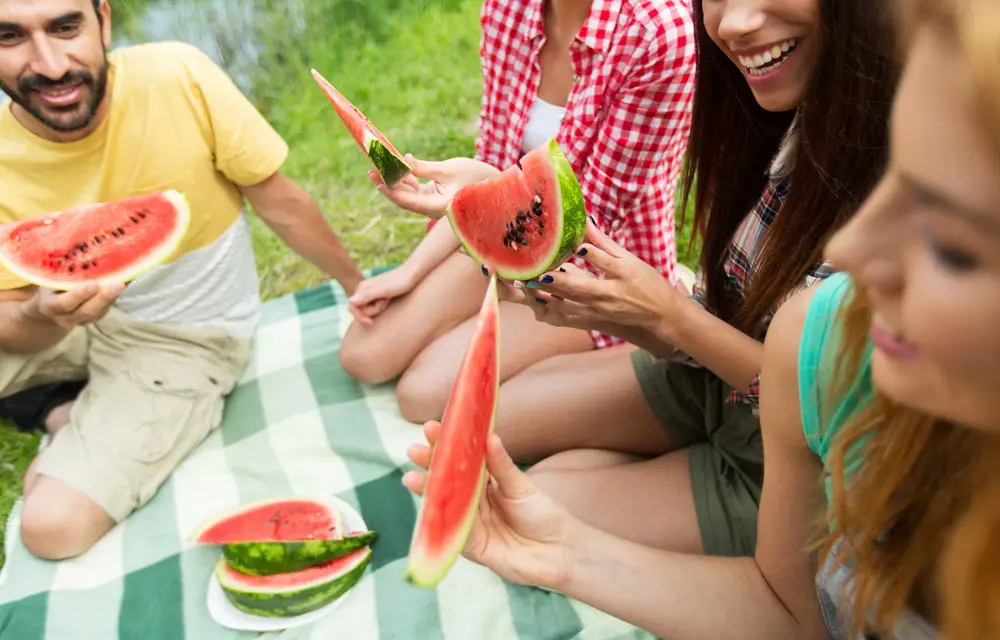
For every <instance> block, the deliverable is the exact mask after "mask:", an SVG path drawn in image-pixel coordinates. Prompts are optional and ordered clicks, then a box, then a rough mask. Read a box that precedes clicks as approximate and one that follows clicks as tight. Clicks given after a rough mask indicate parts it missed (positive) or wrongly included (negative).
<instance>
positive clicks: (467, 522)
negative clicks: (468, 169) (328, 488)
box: [403, 275, 500, 589]
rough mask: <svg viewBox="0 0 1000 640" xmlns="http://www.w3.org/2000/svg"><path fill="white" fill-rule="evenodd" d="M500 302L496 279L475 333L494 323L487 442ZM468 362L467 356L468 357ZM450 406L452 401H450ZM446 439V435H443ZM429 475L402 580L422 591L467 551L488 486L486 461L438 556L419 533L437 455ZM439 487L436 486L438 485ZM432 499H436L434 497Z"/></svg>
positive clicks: (496, 378) (496, 377)
mask: <svg viewBox="0 0 1000 640" xmlns="http://www.w3.org/2000/svg"><path fill="white" fill-rule="evenodd" d="M499 319H500V302H499V299H498V297H497V278H496V276H495V275H494V276H491V277H490V284H489V287H488V288H487V290H486V296H485V298H484V300H483V305H482V307H481V309H480V311H479V319H478V321H477V323H476V328H475V330H474V331H473V340H474V339H475V337H476V336H477V335H478V334H479V331H480V329H481V327H483V326H485V324H486V322H493V323H494V325H495V331H496V334H495V336H494V349H495V361H494V364H495V369H494V371H493V391H492V394H493V411H492V414H491V417H490V424H489V428H488V430H487V438H488V437H489V433H492V432H493V430H494V427H495V426H496V416H497V405H498V399H499V397H500V372H499V363H500V321H499ZM466 360H468V356H467V357H466ZM469 364H470V362H468V361H464V362H463V363H462V366H461V368H460V369H459V372H458V377H457V378H456V383H455V384H456V386H457V385H458V383H459V381H460V380H461V379H462V378H463V377H464V375H465V374H466V371H467V369H468V365H469ZM449 402H450V401H449ZM447 417H448V412H447V409H446V411H445V417H444V418H443V419H442V427H443V428H444V426H445V425H444V420H446V419H447ZM442 435H443V432H442ZM440 442H441V437H440V436H439V438H438V443H439V444H440ZM428 467H429V468H428V471H427V485H426V490H425V493H424V500H423V501H422V502H421V503H420V510H419V512H418V514H417V525H416V527H415V528H414V532H413V540H412V541H411V544H410V551H409V555H408V557H407V563H406V568H405V570H404V572H403V578H404V580H406V581H407V582H409V583H410V584H413V585H414V586H417V587H420V588H423V589H433V588H434V587H436V586H437V585H438V584H439V583H440V582H441V580H443V579H444V578H445V576H446V575H447V574H448V572H449V571H451V568H452V567H453V566H454V565H455V562H456V561H457V560H458V557H459V556H460V555H461V554H462V550H463V549H464V548H465V544H466V542H467V541H468V539H469V535H470V534H471V533H472V528H473V526H474V525H475V523H476V518H477V517H478V515H479V503H480V501H481V500H482V495H483V489H484V487H485V486H486V464H485V459H484V461H483V466H482V469H481V470H480V473H479V481H478V483H477V485H476V490H475V492H474V493H473V498H472V501H471V502H470V504H469V506H468V510H467V512H466V514H465V517H464V518H463V519H462V523H461V525H460V526H459V527H457V528H456V530H455V532H454V534H453V535H452V536H451V538H450V539H449V541H448V542H447V544H445V545H443V549H444V550H443V551H442V552H441V553H439V554H437V555H434V554H433V553H431V552H430V551H429V550H428V549H426V548H425V547H424V546H422V545H421V540H420V533H421V522H422V520H423V517H424V514H425V512H426V509H427V504H428V496H429V493H428V492H429V491H432V489H431V486H432V485H431V477H432V474H433V473H434V455H433V453H432V454H431V460H430V464H429V465H428ZM435 484H436V483H435ZM441 488H442V489H445V487H444V485H441ZM431 497H433V495H431Z"/></svg>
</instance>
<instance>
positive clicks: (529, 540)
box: [403, 422, 582, 589]
mask: <svg viewBox="0 0 1000 640" xmlns="http://www.w3.org/2000/svg"><path fill="white" fill-rule="evenodd" d="M440 430H441V424H440V423H438V422H429V423H427V424H426V425H425V426H424V435H425V437H426V438H427V441H428V442H429V443H430V444H431V446H430V447H428V446H426V445H413V446H411V447H410V449H409V451H408V452H407V454H408V455H409V457H410V460H412V461H413V463H414V464H416V465H417V466H418V467H420V468H421V469H423V470H424V471H409V472H407V473H406V475H405V476H403V484H404V485H405V486H406V488H407V489H409V490H410V491H412V492H413V493H415V494H417V495H423V491H424V485H425V482H426V480H427V475H426V473H425V471H426V469H427V468H428V467H429V465H430V458H431V451H432V449H431V447H433V445H434V443H435V442H436V440H437V437H438V434H439V433H440ZM486 470H487V482H486V486H485V487H484V488H483V495H482V498H481V499H480V501H479V512H478V514H477V516H476V519H475V521H474V523H473V525H472V531H471V533H470V534H469V538H468V541H467V542H466V544H465V549H464V550H463V551H462V555H464V556H465V557H466V558H468V559H469V560H472V561H473V562H476V563H478V564H481V565H483V566H485V567H487V568H489V569H491V570H492V571H494V572H496V573H497V575H499V576H500V577H502V578H504V579H506V580H510V581H511V582H516V583H518V584H524V585H532V586H540V587H546V588H551V589H559V588H560V587H561V585H563V584H565V582H566V581H567V579H568V577H569V572H570V561H569V555H570V548H571V543H572V541H573V540H574V539H575V538H576V534H575V531H576V529H577V527H579V526H581V524H582V523H580V521H579V520H577V519H575V518H574V517H573V516H572V515H570V513H569V512H568V511H567V510H566V509H565V508H564V507H563V506H562V505H560V504H559V503H557V502H556V501H555V500H553V499H552V498H551V497H550V496H549V495H548V494H546V493H545V492H543V491H542V490H541V489H540V488H539V487H538V485H536V484H535V483H534V482H533V481H532V480H531V478H529V477H528V475H527V474H525V473H524V472H523V471H521V470H520V469H518V468H517V466H516V465H515V464H514V461H513V460H511V458H510V456H509V455H508V454H507V451H506V450H505V449H504V447H503V444H502V443H501V442H500V438H499V437H498V436H497V435H496V434H490V437H489V440H488V441H487V450H486Z"/></svg>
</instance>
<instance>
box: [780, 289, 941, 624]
mask: <svg viewBox="0 0 1000 640" xmlns="http://www.w3.org/2000/svg"><path fill="white" fill-rule="evenodd" d="M850 293H851V281H850V279H849V277H848V276H847V275H846V274H844V273H837V274H834V275H831V276H830V277H828V278H827V279H826V280H824V281H823V282H822V283H821V284H819V285H817V287H816V289H815V292H814V293H813V298H812V300H811V301H810V304H809V310H808V311H807V312H806V319H805V323H804V325H803V327H802V338H801V341H800V343H799V362H798V372H799V409H800V412H801V417H802V430H803V433H804V435H805V438H806V443H807V444H808V445H809V448H810V449H811V450H812V451H813V453H815V454H816V455H817V456H819V458H820V459H821V460H822V461H823V464H824V466H825V465H826V461H827V457H828V455H829V453H830V442H831V441H832V440H833V438H834V437H835V436H836V433H837V429H838V428H839V427H840V426H842V425H844V424H846V423H847V421H848V420H850V418H851V416H853V415H854V414H855V413H856V412H858V411H859V410H861V409H862V408H863V407H864V406H865V404H867V403H868V402H870V401H871V400H872V397H873V387H872V382H871V345H870V344H869V346H868V350H867V352H866V354H865V358H864V364H863V366H862V369H861V371H860V372H859V375H858V377H857V379H856V380H855V381H854V383H853V384H852V385H851V388H850V392H849V393H848V394H847V395H846V396H845V397H844V398H841V399H839V400H838V401H837V402H836V406H827V402H828V397H827V396H828V395H829V389H830V382H831V381H832V380H831V374H832V373H833V372H834V368H835V367H836V356H837V353H838V351H839V345H838V339H839V337H840V333H839V329H840V324H839V322H838V314H839V312H840V310H841V309H842V308H843V307H844V306H845V305H847V304H848V303H849V302H850ZM826 493H827V500H828V501H829V500H831V499H832V498H831V486H830V481H829V478H827V479H826ZM846 544H847V541H846V540H844V539H841V540H840V541H838V543H837V544H836V545H835V546H834V549H833V550H832V551H831V553H830V555H829V556H828V557H827V558H826V559H825V560H824V561H823V562H822V563H821V566H820V570H819V571H818V572H817V575H816V590H817V595H818V597H819V603H820V609H821V611H822V612H823V618H824V620H825V622H826V627H827V630H828V631H829V633H830V637H831V638H833V639H834V640H862V639H861V638H853V637H851V636H849V635H848V634H847V633H846V632H845V631H844V629H845V625H844V620H846V619H847V618H846V615H847V614H849V612H850V611H849V609H850V602H849V600H850V597H849V594H850V591H851V589H850V587H849V586H848V588H847V593H848V602H846V603H845V602H842V601H840V599H839V596H840V594H841V593H842V588H843V587H844V585H849V584H850V582H851V576H852V575H853V567H851V566H850V565H845V564H837V563H835V562H834V556H836V555H837V554H838V553H839V552H840V550H842V549H843V548H844V545H846ZM869 637H870V638H874V636H869ZM939 639H940V636H939V635H938V633H937V631H936V630H935V629H934V628H933V627H932V626H931V625H930V624H929V623H928V622H927V621H926V620H924V619H923V618H921V617H920V616H918V615H916V614H915V613H914V612H912V611H910V610H907V611H904V612H903V614H902V616H901V617H900V619H899V621H898V622H897V624H896V628H895V629H893V633H892V635H891V636H889V637H884V638H881V639H879V640H939Z"/></svg>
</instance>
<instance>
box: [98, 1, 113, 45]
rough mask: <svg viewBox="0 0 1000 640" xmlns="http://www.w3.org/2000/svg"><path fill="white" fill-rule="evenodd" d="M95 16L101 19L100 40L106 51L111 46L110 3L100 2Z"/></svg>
mask: <svg viewBox="0 0 1000 640" xmlns="http://www.w3.org/2000/svg"><path fill="white" fill-rule="evenodd" d="M97 15H99V16H100V18H101V40H102V41H103V42H104V48H105V49H107V48H108V47H110V46H111V3H110V2H108V0H101V4H100V6H99V7H98V8H97Z"/></svg>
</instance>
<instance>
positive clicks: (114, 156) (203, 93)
mask: <svg viewBox="0 0 1000 640" xmlns="http://www.w3.org/2000/svg"><path fill="white" fill-rule="evenodd" d="M109 62H110V64H111V70H110V76H109V82H108V86H109V90H110V91H111V108H110V110H109V112H108V115H107V117H106V118H105V119H104V121H103V122H102V123H101V125H100V127H99V128H98V129H97V130H95V131H94V133H92V134H91V135H89V136H88V137H86V138H84V139H82V140H79V141H76V142H71V143H57V142H51V141H47V140H44V139H42V138H39V137H37V136H35V135H34V134H32V133H31V132H29V131H28V130H27V129H25V128H24V127H23V126H22V125H21V124H20V123H19V122H17V120H16V119H15V118H14V116H13V114H12V113H11V112H10V103H9V101H8V102H7V104H3V105H2V108H0V222H9V221H12V220H18V219H24V218H29V217H33V216H37V215H41V214H45V213H50V212H53V211H58V210H62V209H66V208H69V207H73V206H78V205H83V204H89V203H93V202H105V201H110V200H117V199H120V198H125V197H129V196H133V195H139V194H144V193H149V192H153V191H160V190H165V189H176V190H178V191H180V192H182V193H184V194H185V195H186V196H187V198H188V201H189V202H190V205H191V215H192V219H191V225H190V229H189V231H188V234H187V236H186V238H185V240H184V241H183V243H182V245H181V247H180V248H179V249H178V251H177V252H176V254H175V255H174V256H173V257H172V258H171V259H170V260H168V263H172V264H174V265H177V269H182V267H183V269H182V270H184V271H185V273H184V274H181V275H178V274H172V273H169V269H170V267H171V264H167V265H164V266H162V267H158V268H157V269H160V271H159V272H157V273H154V274H152V275H150V276H148V277H146V276H144V277H146V278H147V281H148V282H149V283H152V284H149V285H148V286H147V287H146V288H147V289H148V288H154V289H155V288H156V287H159V288H158V289H156V293H157V294H161V293H163V288H164V287H168V286H169V287H173V288H185V284H184V283H185V282H186V281H187V280H190V281H191V282H192V283H195V282H201V281H203V280H204V278H198V277H197V276H198V274H197V271H198V269H199V268H205V269H210V268H217V267H218V265H217V264H216V263H217V262H219V261H220V260H222V261H226V260H235V261H238V262H240V264H239V266H238V268H239V269H240V270H243V271H245V270H246V268H247V264H248V263H247V252H248V251H252V250H249V233H248V230H247V229H246V228H240V229H234V228H235V227H236V226H237V223H240V224H241V225H244V226H245V220H243V218H244V217H245V216H244V214H243V196H242V194H241V193H240V191H239V190H238V189H237V186H238V185H239V186H249V185H254V184H257V183H259V182H261V181H262V180H264V179H265V178H268V177H270V176H271V175H273V174H274V173H275V172H276V171H278V169H279V168H280V167H281V165H282V164H283V162H284V161H285V158H286V156H287V154H288V147H287V145H286V144H285V142H284V141H283V140H282V139H281V137H280V136H279V135H278V134H277V132H276V131H275V130H274V129H273V128H272V127H271V126H270V125H269V124H268V123H267V121H266V120H265V119H264V118H263V117H262V116H261V115H260V113H259V112H258V111H257V110H256V109H255V108H254V106H253V105H252V104H251V103H250V102H249V101H248V100H247V98H246V97H245V96H244V95H243V94H242V93H241V92H240V90H239V89H238V88H237V87H236V85H235V84H234V83H233V82H232V80H231V79H230V78H229V77H228V76H227V75H226V74H225V73H224V72H223V71H222V70H221V69H220V68H219V67H218V66H216V65H215V63H214V62H212V61H211V60H210V59H209V58H208V57H207V56H206V55H205V54H204V53H202V52H201V51H200V50H198V49H197V48H195V47H193V46H190V45H187V44H182V43H176V42H170V43H152V44H144V45H138V46H132V47H124V48H119V49H117V50H115V51H113V52H112V53H110V54H109ZM227 232H228V233H230V234H231V235H232V237H228V236H227V237H226V238H225V246H224V247H214V248H213V245H215V244H217V243H220V242H223V236H224V234H227ZM192 252H194V254H197V257H195V256H193V255H192V256H191V259H189V260H187V261H186V262H185V263H184V264H183V265H179V264H178V263H180V262H181V261H183V260H184V259H185V257H186V256H188V255H191V254H192ZM213 252H214V253H213ZM210 254H211V255H210ZM250 257H251V262H252V252H251V253H250ZM212 265H214V266H212ZM233 268H234V269H236V267H233ZM164 269H165V270H167V271H168V272H167V273H165V272H164V271H163V270H164ZM251 270H252V266H251ZM252 275H253V282H254V283H256V273H255V272H254V273H253V274H252ZM241 278H242V280H241V282H240V283H238V284H239V286H242V287H243V288H247V287H249V280H248V277H247V276H246V275H244V274H242V272H240V273H238V274H237V275H232V276H229V277H228V280H225V281H221V282H219V283H218V286H220V287H226V286H230V285H234V286H235V280H237V279H241ZM137 283H138V284H140V286H139V287H138V288H139V289H140V290H141V289H143V287H142V286H141V284H142V283H139V282H138V281H137ZM24 285H25V283H24V282H23V281H21V280H20V279H18V278H17V277H16V276H14V275H13V274H11V273H9V272H7V271H5V270H2V269H0V289H11V288H16V287H21V286H24ZM153 285H156V287H154V286H153ZM161 285H162V286H161ZM126 293H127V294H129V295H133V287H132V286H130V287H129V290H127V291H126ZM140 293H142V294H144V295H147V297H148V296H149V295H152V294H151V293H150V292H148V291H141V292H140ZM220 293H221V292H220V291H218V290H216V291H215V294H214V295H217V296H218V295H219V294H220ZM253 294H254V295H256V292H255V291H254V292H253ZM177 295H181V292H178V293H177ZM186 295H187V297H188V299H187V300H185V301H184V302H183V304H181V303H180V302H179V300H180V298H178V300H177V301H174V300H170V301H166V300H159V301H158V303H159V305H160V307H163V308H166V307H167V306H173V307H175V308H176V307H177V306H178V305H180V306H185V305H186V306H189V307H190V306H192V303H191V300H190V299H189V298H190V295H191V292H190V291H188V292H187V294H186ZM210 295H213V294H212V292H209V291H205V292H202V296H203V297H204V296H210ZM135 297H136V296H135V295H133V298H135ZM153 297H154V298H155V297H156V296H153ZM123 298H124V296H123ZM126 302H127V299H126ZM167 302H170V304H169V305H167ZM133 306H135V305H133ZM140 306H141V305H140ZM148 306H149V305H146V306H145V307H143V308H148ZM194 306H195V307H197V306H198V304H194ZM201 306H202V307H204V306H205V305H204V304H202V305H201ZM212 313H213V312H211V311H204V310H203V311H202V315H205V314H208V315H209V316H210V315H212ZM139 315H141V314H139ZM147 315H150V316H164V317H149V318H147V319H150V320H178V318H171V317H165V316H169V315H170V313H169V312H162V311H161V312H156V313H153V312H150V313H149V314H147ZM195 315H197V314H195ZM186 319H187V318H183V317H181V318H180V320H181V321H183V320H186ZM192 321H195V322H211V321H212V318H201V317H194V318H193V320H192Z"/></svg>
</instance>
